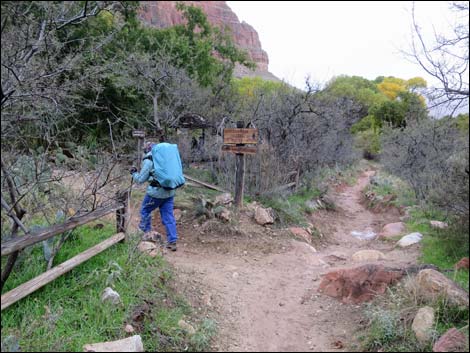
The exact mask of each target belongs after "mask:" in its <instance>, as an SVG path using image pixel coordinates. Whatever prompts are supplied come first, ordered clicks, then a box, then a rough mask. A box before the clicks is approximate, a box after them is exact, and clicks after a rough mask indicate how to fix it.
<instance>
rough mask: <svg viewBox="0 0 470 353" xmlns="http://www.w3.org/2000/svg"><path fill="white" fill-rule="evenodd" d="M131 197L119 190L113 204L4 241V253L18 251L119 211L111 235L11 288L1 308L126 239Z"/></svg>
mask: <svg viewBox="0 0 470 353" xmlns="http://www.w3.org/2000/svg"><path fill="white" fill-rule="evenodd" d="M128 198H129V192H128V191H126V192H120V193H118V194H117V202H116V203H115V204H113V205H111V206H108V207H105V208H102V209H98V210H95V211H93V212H90V213H88V214H86V215H83V216H79V217H72V218H71V219H69V220H68V221H67V222H65V223H62V224H57V225H54V226H51V227H49V228H45V229H41V230H38V231H35V232H28V233H26V234H25V235H23V236H21V237H18V238H15V239H11V240H9V241H6V242H4V243H2V244H1V249H2V252H1V254H2V256H7V255H11V254H13V253H15V252H19V251H21V250H23V249H24V248H26V247H28V246H31V245H34V244H37V243H39V242H41V241H44V240H46V239H49V238H51V237H54V236H56V235H58V234H61V233H63V232H65V231H68V230H71V229H74V228H76V227H78V226H81V225H83V224H86V223H89V222H91V221H94V220H97V219H99V218H101V217H103V216H105V215H107V214H110V213H112V212H116V231H117V234H114V235H113V236H111V237H110V238H108V239H106V240H104V241H103V242H101V243H99V244H98V245H95V246H93V247H92V248H90V249H88V250H86V251H84V252H82V253H80V254H78V255H76V256H75V257H73V258H71V259H70V260H67V261H66V262H64V263H62V264H60V265H58V266H56V267H54V268H52V269H50V270H49V271H46V272H44V273H43V274H41V275H39V276H37V277H35V278H33V279H31V280H29V281H28V282H26V283H24V284H22V285H20V286H18V287H16V288H14V289H12V290H11V291H9V292H7V293H5V294H3V295H2V297H1V307H2V308H1V310H3V309H5V308H7V307H9V306H10V305H12V304H13V303H16V302H17V301H18V300H20V299H22V298H24V297H26V296H28V295H29V294H31V293H33V292H34V291H36V290H37V289H39V288H41V287H43V286H44V285H46V284H47V283H49V282H52V281H53V280H55V279H56V278H57V277H59V276H61V275H63V274H64V273H67V272H68V271H70V270H72V269H73V268H75V267H77V266H78V265H80V264H82V263H83V262H85V261H87V260H88V259H90V258H92V257H93V256H95V255H97V254H99V253H101V252H102V251H104V250H106V249H108V248H109V247H111V246H112V245H114V244H116V243H118V242H122V241H125V240H126V234H125V231H126V226H127V224H126V216H127V213H128Z"/></svg>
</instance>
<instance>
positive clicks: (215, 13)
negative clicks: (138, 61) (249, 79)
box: [139, 1, 279, 80]
mask: <svg viewBox="0 0 470 353" xmlns="http://www.w3.org/2000/svg"><path fill="white" fill-rule="evenodd" d="M181 2H183V3H185V4H186V5H193V6H197V7H200V8H201V9H202V10H203V11H204V13H205V14H206V15H207V19H208V21H209V23H210V24H211V25H213V26H216V27H219V28H220V29H222V30H224V29H225V27H228V29H229V31H228V33H229V35H230V36H231V37H232V39H233V42H234V44H235V45H236V46H237V47H239V48H241V49H244V50H245V51H247V53H248V56H249V57H250V58H251V59H252V60H253V61H254V62H255V63H256V66H257V70H256V71H255V73H257V74H259V76H262V77H263V78H265V79H271V80H279V79H278V78H276V77H275V76H274V75H273V74H271V73H270V72H269V71H268V64H269V59H268V54H267V53H266V52H265V51H264V50H263V49H262V47H261V42H260V40H259V36H258V33H257V32H256V30H255V29H254V28H253V27H252V26H250V25H249V24H248V23H246V22H242V23H240V21H239V20H238V17H237V15H236V14H235V13H234V12H233V11H232V10H231V9H230V7H229V6H228V5H227V4H226V2H225V1H181ZM176 3H177V1H141V2H140V4H141V7H140V10H139V16H140V18H141V20H142V21H144V22H145V23H146V24H147V25H150V26H152V27H156V28H166V27H172V26H174V25H179V24H182V23H183V16H182V14H181V12H180V11H178V10H177V9H176ZM237 71H238V72H237ZM235 74H236V75H237V76H253V71H251V70H249V69H247V68H243V67H240V66H238V67H237V68H236V69H235Z"/></svg>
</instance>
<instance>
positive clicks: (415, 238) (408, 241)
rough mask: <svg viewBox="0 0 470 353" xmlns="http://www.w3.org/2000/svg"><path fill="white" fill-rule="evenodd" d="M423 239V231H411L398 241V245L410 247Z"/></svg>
mask: <svg viewBox="0 0 470 353" xmlns="http://www.w3.org/2000/svg"><path fill="white" fill-rule="evenodd" d="M421 239H423V235H422V234H421V233H418V232H416V233H410V234H408V235H405V236H404V237H403V238H401V239H400V240H399V241H398V242H397V245H398V246H401V247H402V248H405V247H408V246H410V245H413V244H417V243H419V242H420V241H421Z"/></svg>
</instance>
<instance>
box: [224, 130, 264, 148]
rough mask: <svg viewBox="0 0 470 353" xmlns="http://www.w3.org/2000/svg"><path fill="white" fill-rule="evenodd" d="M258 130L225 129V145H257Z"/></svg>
mask: <svg viewBox="0 0 470 353" xmlns="http://www.w3.org/2000/svg"><path fill="white" fill-rule="evenodd" d="M257 143H258V129H224V144H225V145H239V144H255V145H256V144H257Z"/></svg>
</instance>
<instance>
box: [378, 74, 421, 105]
mask: <svg viewBox="0 0 470 353" xmlns="http://www.w3.org/2000/svg"><path fill="white" fill-rule="evenodd" d="M426 86H427V82H426V80H424V79H423V78H421V77H413V78H410V79H409V80H403V79H401V78H398V77H385V78H384V79H383V81H382V82H380V83H379V84H377V88H378V90H379V91H380V92H381V93H383V94H384V95H385V96H386V97H387V98H389V99H391V100H395V99H396V98H397V97H398V95H399V94H400V93H402V92H413V91H414V90H416V89H417V88H424V87H426ZM423 102H424V98H423Z"/></svg>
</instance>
